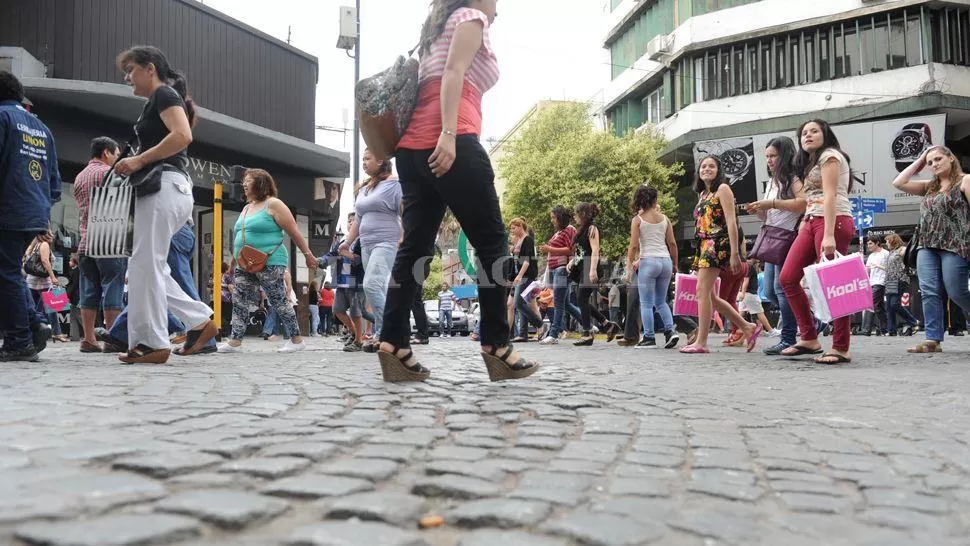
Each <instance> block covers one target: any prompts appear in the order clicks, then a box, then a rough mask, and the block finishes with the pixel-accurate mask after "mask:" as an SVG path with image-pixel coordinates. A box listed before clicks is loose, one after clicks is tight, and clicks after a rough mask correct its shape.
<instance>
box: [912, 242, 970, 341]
mask: <svg viewBox="0 0 970 546" xmlns="http://www.w3.org/2000/svg"><path fill="white" fill-rule="evenodd" d="M916 274H917V276H918V277H919V291H920V299H921V300H922V302H923V321H924V323H925V326H926V339H927V340H929V341H937V342H940V341H943V331H944V330H945V324H944V320H943V301H942V300H941V298H940V294H941V292H942V291H943V288H946V293H947V294H948V295H949V296H950V300H951V301H953V303H956V304H957V305H959V306H960V307H961V308H963V310H964V311H966V312H968V313H970V289H968V288H967V261H966V260H964V259H963V258H961V257H960V256H958V255H956V254H954V253H952V252H947V251H946V250H936V249H934V248H922V249H920V251H919V254H917V255H916Z"/></svg>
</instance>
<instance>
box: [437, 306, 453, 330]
mask: <svg viewBox="0 0 970 546" xmlns="http://www.w3.org/2000/svg"><path fill="white" fill-rule="evenodd" d="M451 326H452V322H451V309H442V310H441V311H439V312H438V333H440V334H441V335H445V329H446V328H447V329H448V335H451Z"/></svg>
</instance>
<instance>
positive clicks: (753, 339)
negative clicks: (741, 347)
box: [745, 323, 765, 353]
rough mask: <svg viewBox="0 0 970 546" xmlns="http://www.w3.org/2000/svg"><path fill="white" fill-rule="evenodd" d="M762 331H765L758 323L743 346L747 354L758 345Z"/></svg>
mask: <svg viewBox="0 0 970 546" xmlns="http://www.w3.org/2000/svg"><path fill="white" fill-rule="evenodd" d="M764 329H765V328H764V326H762V325H761V324H760V323H759V324H758V325H757V326H755V327H754V332H752V333H751V337H749V338H748V342H747V344H746V345H745V347H747V349H748V352H749V353H750V352H751V351H753V350H754V346H755V345H757V344H758V338H759V337H760V336H761V332H762V331H763V330H764Z"/></svg>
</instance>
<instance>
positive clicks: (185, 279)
mask: <svg viewBox="0 0 970 546" xmlns="http://www.w3.org/2000/svg"><path fill="white" fill-rule="evenodd" d="M194 250H195V232H194V231H192V228H191V227H190V226H189V225H188V224H186V225H184V226H182V227H181V228H180V229H179V230H178V231H176V232H175V235H172V241H171V242H170V243H169V246H168V258H167V261H168V266H169V268H171V270H172V273H171V275H172V278H173V279H175V282H176V283H178V285H179V287H181V288H182V290H183V291H184V292H185V294H186V295H187V296H188V297H190V298H192V299H194V300H196V301H200V299H199V292H198V290H196V288H195V279H194V278H193V277H192V253H193V252H194ZM185 330H186V326H185V325H184V324H182V321H180V320H179V319H178V318H177V317H176V316H175V315H174V314H172V312H171V311H169V312H168V332H169V333H170V334H173V333H176V332H184V331H185ZM108 333H109V334H110V335H111V337H113V338H115V339H116V340H118V341H120V342H122V343H123V344H127V343H128V308H127V307H126V308H125V309H124V311H122V312H121V314H120V315H118V318H117V319H115V323H114V324H113V325H112V326H111V330H110V331H109V332H108ZM215 344H216V340H215V339H210V340H209V341H208V343H206V346H213V347H214V346H215Z"/></svg>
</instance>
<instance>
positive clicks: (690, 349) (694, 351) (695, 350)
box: [680, 345, 711, 355]
mask: <svg viewBox="0 0 970 546" xmlns="http://www.w3.org/2000/svg"><path fill="white" fill-rule="evenodd" d="M680 352H682V353H684V354H686V355H701V354H707V353H710V352H711V350H710V349H708V348H707V347H702V346H700V345H687V346H686V347H683V348H681V349H680Z"/></svg>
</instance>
